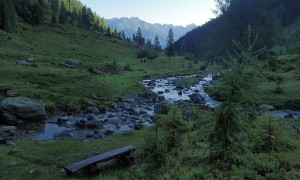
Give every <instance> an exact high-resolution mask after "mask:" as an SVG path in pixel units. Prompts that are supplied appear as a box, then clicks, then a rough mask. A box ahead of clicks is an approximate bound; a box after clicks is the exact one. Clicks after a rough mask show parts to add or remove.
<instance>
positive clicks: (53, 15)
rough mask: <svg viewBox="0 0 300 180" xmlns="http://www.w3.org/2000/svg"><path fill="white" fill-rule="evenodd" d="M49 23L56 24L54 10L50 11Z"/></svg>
mask: <svg viewBox="0 0 300 180" xmlns="http://www.w3.org/2000/svg"><path fill="white" fill-rule="evenodd" d="M51 24H57V19H56V15H55V13H54V12H53V13H52V17H51Z"/></svg>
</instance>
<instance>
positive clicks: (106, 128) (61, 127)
mask: <svg viewBox="0 0 300 180" xmlns="http://www.w3.org/2000/svg"><path fill="white" fill-rule="evenodd" d="M141 84H143V85H144V86H145V87H146V88H148V92H146V93H143V94H134V95H130V96H127V97H124V98H123V99H122V100H120V101H119V102H116V103H114V104H112V106H111V107H110V108H107V109H106V111H105V112H100V111H99V110H98V109H97V108H96V107H87V108H85V109H82V110H80V111H78V112H75V113H64V112H62V113H60V114H56V115H54V116H52V117H48V120H46V123H32V122H31V123H29V124H28V126H26V125H25V127H27V128H24V126H23V124H21V125H22V128H20V129H17V128H16V127H15V126H7V125H6V126H0V143H1V142H2V143H3V142H5V141H7V140H9V139H11V138H23V137H29V138H32V139H36V140H51V139H60V138H66V137H70V138H74V139H79V140H89V139H91V140H92V139H100V138H103V137H105V136H108V135H111V134H113V133H128V132H130V131H132V130H138V129H140V128H142V127H143V126H149V125H153V123H154V122H153V117H154V114H165V113H167V112H168V109H167V107H166V105H165V104H166V103H170V104H173V103H175V104H178V105H183V106H184V107H185V106H189V105H195V104H201V105H205V106H207V107H209V108H214V107H216V106H219V105H220V103H221V102H219V101H217V100H215V99H213V97H211V96H209V94H208V93H206V91H205V89H206V88H207V87H209V86H212V84H213V75H212V74H199V75H191V76H174V77H166V78H149V79H145V80H143V81H141ZM12 98H19V97H12ZM21 99H23V100H24V98H23V97H22V98H21ZM25 100H26V101H27V102H29V106H30V104H31V105H32V104H34V103H37V104H39V106H35V108H33V109H31V111H32V112H31V116H33V117H34V119H39V118H45V116H46V114H45V112H44V111H43V110H44V107H43V105H42V104H41V102H40V101H35V100H32V101H30V100H28V99H25ZM3 102H5V100H3V101H2V102H1V106H0V109H1V111H2V114H3V115H4V116H6V117H4V118H6V119H7V118H11V119H12V120H15V121H20V119H22V118H25V119H26V117H25V116H28V115H26V114H27V113H28V112H30V110H28V107H26V106H25V108H23V109H24V110H25V111H26V110H27V113H26V112H24V114H25V115H24V117H22V113H21V112H20V110H17V111H15V107H11V109H10V110H9V109H8V110H7V108H6V109H5V108H4V107H3ZM17 104H19V105H20V104H21V106H24V104H23V102H21V103H20V102H18V103H17ZM22 104H23V105H22ZM262 106H263V108H265V109H267V111H268V112H269V113H270V114H271V115H272V116H273V117H274V118H295V119H299V118H300V112H298V111H290V110H276V109H274V107H272V106H269V105H262ZM29 109H30V108H29ZM14 112H16V113H14ZM182 113H183V117H184V118H185V119H186V120H187V121H192V120H194V119H195V118H196V116H195V114H194V113H193V112H192V111H191V110H189V109H188V108H182ZM29 114H30V113H29ZM21 122H22V120H21ZM26 124H27V123H26ZM9 125H13V124H9Z"/></svg>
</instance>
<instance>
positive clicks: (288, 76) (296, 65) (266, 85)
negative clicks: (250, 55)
mask: <svg viewBox="0 0 300 180" xmlns="http://www.w3.org/2000/svg"><path fill="white" fill-rule="evenodd" d="M276 62H277V66H278V68H277V70H276V71H275V72H269V73H268V74H269V76H273V77H275V78H276V77H282V79H283V83H282V85H281V88H282V91H283V92H282V93H275V89H276V80H275V81H265V82H263V83H261V84H260V85H259V87H258V89H259V92H260V93H259V96H260V98H261V102H263V103H269V104H273V105H275V106H277V107H279V108H280V107H287V108H292V109H298V110H299V109H300V105H299V104H298V103H299V102H300V55H299V54H292V55H282V56H279V57H277V58H276ZM291 101H292V102H291ZM293 101H294V102H293ZM297 102H298V103H297Z"/></svg>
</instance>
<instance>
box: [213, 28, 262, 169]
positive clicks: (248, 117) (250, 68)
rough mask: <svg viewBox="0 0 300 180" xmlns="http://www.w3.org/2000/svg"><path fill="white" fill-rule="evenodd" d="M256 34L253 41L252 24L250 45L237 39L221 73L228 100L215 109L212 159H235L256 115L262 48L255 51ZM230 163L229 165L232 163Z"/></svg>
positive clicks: (249, 36)
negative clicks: (242, 137) (244, 44)
mask: <svg viewBox="0 0 300 180" xmlns="http://www.w3.org/2000/svg"><path fill="white" fill-rule="evenodd" d="M257 37H258V36H256V38H255V39H254V40H252V38H251V29H250V27H249V35H248V44H247V45H248V47H244V46H243V45H242V44H241V43H238V42H234V44H235V46H236V48H237V50H236V51H235V55H231V54H229V56H230V61H229V62H228V63H226V67H227V68H229V69H230V70H228V71H223V72H222V73H221V76H222V78H221V86H220V87H219V89H218V90H219V91H220V92H222V96H223V97H226V100H225V101H224V102H223V103H222V104H221V106H220V107H219V108H218V109H217V111H216V124H215V127H214V130H213V132H212V133H211V136H210V142H211V144H210V145H211V148H210V151H211V159H212V160H222V161H224V162H228V163H231V162H232V154H233V153H234V152H235V151H238V150H241V149H243V148H242V144H241V143H240V141H241V139H240V137H241V136H242V135H245V132H246V127H247V126H248V125H249V124H250V123H251V121H253V120H254V119H255V117H256V112H257V109H256V108H257V106H256V105H257V102H256V96H255V95H256V92H255V91H256V86H257V83H258V79H259V69H260V68H259V65H258V64H259V63H258V62H257V61H256V60H257V58H258V56H259V55H261V53H262V52H263V49H261V50H257V51H255V50H254V46H255V43H256V41H257ZM229 165H230V164H229Z"/></svg>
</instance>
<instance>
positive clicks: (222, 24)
mask: <svg viewBox="0 0 300 180" xmlns="http://www.w3.org/2000/svg"><path fill="white" fill-rule="evenodd" d="M216 2H217V7H218V9H217V11H216V13H218V14H219V15H218V16H217V17H216V18H215V19H213V20H212V21H209V22H208V23H206V24H204V25H203V26H201V27H198V28H196V29H194V30H192V31H191V32H189V33H187V34H186V35H185V36H183V37H182V38H180V39H179V40H178V41H177V42H176V43H175V46H176V48H177V50H178V52H179V53H180V54H185V53H193V54H195V55H196V56H198V57H203V58H204V59H205V58H206V59H212V58H217V57H220V56H221V55H223V54H225V52H226V51H227V50H228V51H230V50H232V48H233V43H232V40H235V41H240V42H242V43H243V42H246V40H247V33H246V32H247V28H248V26H249V25H250V26H251V27H252V33H253V34H258V35H259V42H257V47H263V46H267V48H268V50H270V53H275V51H277V50H278V46H281V49H284V52H286V53H289V52H292V51H295V50H299V47H300V46H299V40H300V33H299V32H297V31H295V30H293V29H291V31H290V33H291V34H293V35H294V36H290V37H289V39H286V34H284V31H285V29H286V28H288V27H289V26H291V25H292V24H294V23H295V22H296V20H297V19H298V18H299V15H300V11H299V9H300V1H299V0H289V1H286V0H250V1H244V0H231V1H228V0H218V1H216ZM283 38H285V39H286V40H287V41H289V42H290V43H292V42H295V43H293V47H285V44H282V39H283ZM275 45H276V46H277V48H275V49H274V46H275Z"/></svg>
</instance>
